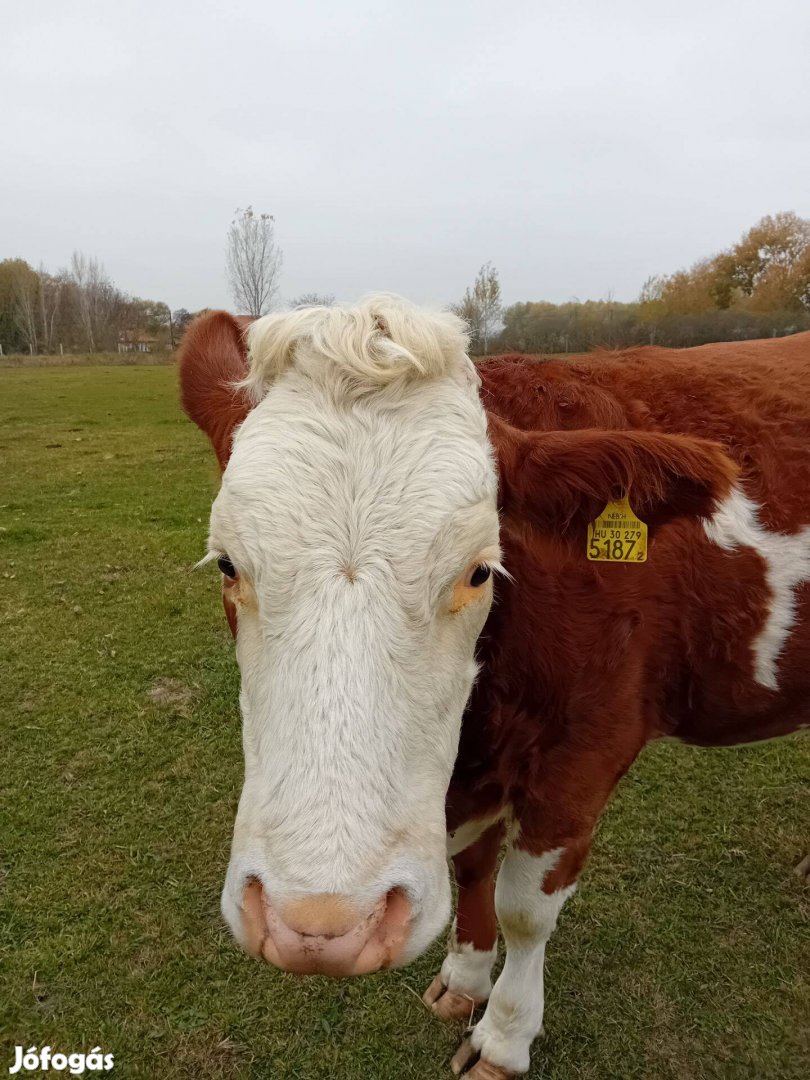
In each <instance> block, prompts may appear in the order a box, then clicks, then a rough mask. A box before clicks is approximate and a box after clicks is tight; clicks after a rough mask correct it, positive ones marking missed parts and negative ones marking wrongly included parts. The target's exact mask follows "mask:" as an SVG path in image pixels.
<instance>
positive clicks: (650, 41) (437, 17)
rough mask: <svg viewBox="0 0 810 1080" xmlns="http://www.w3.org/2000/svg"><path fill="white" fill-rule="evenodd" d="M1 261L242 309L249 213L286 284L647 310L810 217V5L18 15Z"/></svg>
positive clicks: (573, 3)
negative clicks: (229, 263) (79, 254)
mask: <svg viewBox="0 0 810 1080" xmlns="http://www.w3.org/2000/svg"><path fill="white" fill-rule="evenodd" d="M2 25H3V31H4V33H3V37H4V45H3V70H4V75H5V79H4V82H5V86H6V91H5V94H4V101H3V107H2V116H3V122H2V125H1V126H0V129H1V130H2V133H3V146H4V152H3V163H2V167H0V258H3V257H6V256H18V255H19V256H21V257H23V258H26V259H28V261H29V262H31V263H33V264H38V263H39V262H40V260H42V261H43V262H44V263H45V264H46V266H47V267H48V268H49V269H56V268H58V267H59V266H62V265H65V264H66V263H67V262H68V260H69V258H70V254H71V252H72V251H73V250H74V248H78V249H80V250H83V251H85V252H87V253H88V254H93V255H97V256H98V257H99V258H100V259H101V260H102V261H103V263H104V264H105V266H106V268H107V270H108V272H109V273H110V275H111V276H112V277H113V278H114V280H115V281H116V283H117V284H118V285H119V286H120V287H121V288H123V289H124V290H126V291H127V292H130V293H132V294H134V295H140V296H146V297H150V298H153V299H165V300H167V301H168V302H169V303H171V305H172V306H173V307H178V306H181V305H182V306H185V307H188V308H190V309H192V310H194V309H196V308H199V307H202V306H214V305H225V306H227V305H228V304H229V296H228V290H227V286H226V282H225V276H224V242H225V233H226V231H227V227H228V224H229V222H230V219H231V217H232V214H233V211H234V209H235V208H236V207H237V206H245V205H247V204H248V203H252V204H253V206H254V208H255V209H256V210H266V211H269V212H271V213H273V214H274V215H275V217H276V221H277V235H278V239H279V241H280V243H281V246H282V247H283V249H284V253H285V266H284V273H283V278H282V283H281V295H282V298H283V297H287V298H289V297H292V296H294V295H296V294H297V293H300V292H303V291H310V290H316V291H320V292H333V293H336V294H337V295H338V297H340V298H342V299H352V298H354V297H356V296H358V295H359V294H361V293H363V292H368V291H371V290H393V291H396V292H400V293H402V294H404V295H406V296H409V297H411V298H412V299H414V300H417V301H425V302H434V303H445V302H446V301H448V300H452V299H455V298H457V297H458V296H459V295H460V294H461V293H462V292H463V291H464V288H465V286H466V285H467V284H468V283H470V282H471V281H472V278H473V277H474V276H475V273H476V271H477V270H478V267H479V266H480V265H481V263H483V262H484V261H485V260H487V259H491V260H492V261H493V262H494V264H495V265H496V266H497V268H498V270H499V271H500V274H501V281H502V286H503V291H504V295H505V298H506V299H507V300H508V301H514V300H523V299H548V300H554V301H563V300H567V299H570V298H571V297H574V296H576V297H579V298H580V299H585V298H588V297H590V298H600V297H605V296H607V295H608V293H610V292H612V293H613V295H614V296H615V297H616V298H617V299H620V300H629V299H633V298H634V297H635V296H636V295H637V293H638V290H639V288H640V286H641V284H642V282H643V280H644V279H645V278H646V277H647V276H648V275H649V274H652V273H657V272H669V271H673V270H676V269H678V268H679V267H681V266H684V265H688V264H690V263H691V262H693V261H694V260H695V259H697V258H699V257H701V256H702V255H708V254H711V253H713V252H714V251H716V250H718V249H719V248H722V247H726V246H727V245H729V244H730V243H731V242H733V241H734V240H736V239H737V237H738V236H739V235H740V234H741V233H742V232H743V231H744V230H745V229H746V228H748V227H749V226H750V225H752V224H753V223H754V222H755V221H756V220H757V219H758V218H760V217H761V216H762V215H763V214H767V213H774V212H776V211H779V210H791V209H792V210H796V211H797V212H798V213H800V214H802V215H804V216H810V59H809V58H810V4H808V3H807V2H806V0H768V3H763V2H762V0H701V2H694V0H679V3H677V4H672V3H667V4H664V3H661V2H656V0H567V2H563V0H525V2H517V0H500V2H490V3H480V2H478V0H451V2H445V3H441V2H434V3H425V2H423V0H409V2H401V3H371V2H370V0H343V2H339V0H332V2H331V3H327V2H323V0H310V2H299V3H296V2H294V0H286V2H285V3H275V2H269V0H250V2H244V0H243V2H236V3H224V2H219V3H207V2H205V0H194V2H193V3H191V2H186V0H177V2H175V0H163V2H162V3H155V2H153V0H138V2H137V3H132V2H130V0H116V2H114V3H109V2H107V3H101V2H95V3H89V2H86V0H74V2H73V3H71V4H69V5H66V4H64V3H63V2H62V0H58V2H52V0H33V2H32V3H29V4H15V5H13V6H11V7H9V6H7V7H6V9H5V10H4V13H3V16H2Z"/></svg>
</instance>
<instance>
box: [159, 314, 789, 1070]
mask: <svg viewBox="0 0 810 1080" xmlns="http://www.w3.org/2000/svg"><path fill="white" fill-rule="evenodd" d="M180 381H181V394H182V402H183V405H184V407H185V410H186V412H187V413H188V415H189V416H190V417H191V418H192V420H194V421H195V422H196V423H197V424H198V425H199V426H200V427H201V428H202V429H203V431H205V432H206V434H207V435H208V436H209V438H210V440H211V443H212V444H213V448H214V451H215V453H216V456H217V459H218V461H219V465H220V467H221V469H222V470H223V472H222V483H221V488H220V491H219V494H218V495H217V497H216V500H215V502H214V505H213V509H212V513H211V524H210V533H209V544H208V554H207V556H206V557H205V559H204V560H203V561H206V560H208V559H210V560H216V561H217V563H218V566H219V569H220V571H221V574H222V596H223V602H224V606H225V611H226V614H227V618H228V622H229V625H230V628H231V631H232V633H233V635H234V637H235V639H236V653H237V659H238V662H239V666H240V669H241V678H242V689H241V697H240V702H241V709H242V715H243V743H244V754H245V781H244V787H243V790H242V794H241V798H240V801H239V807H238V812H237V817H236V823H235V827H234V836H233V845H232V851H231V858H230V863H229V867H228V872H227V877H226V881H225V886H224V889H223V896H222V911H223V914H224V917H225V919H226V921H227V922H228V924H229V926H230V928H231V930H232V932H233V934H234V936H235V938H236V939H237V941H238V942H240V943H241V945H242V946H243V947H244V948H245V949H246V950H247V951H248V952H250V953H252V954H254V955H256V956H260V957H263V958H264V959H265V960H267V961H269V962H271V963H272V964H275V965H277V966H279V967H281V968H283V969H285V970H288V971H296V972H303V973H325V974H330V975H349V974H361V973H364V972H369V971H374V970H378V969H380V968H386V967H395V966H398V965H402V964H406V963H408V962H409V961H411V960H412V959H414V958H415V957H416V956H418V955H419V954H420V953H421V952H423V951H424V949H425V948H426V947H427V946H428V944H429V943H430V942H431V941H432V940H433V939H434V938H435V937H436V936H437V935H438V934H439V933H440V932H441V930H442V928H443V927H444V926H445V925H446V922H447V920H448V917H449V909H450V895H451V894H450V884H449V875H448V872H447V863H446V854H447V853H448V852H449V854H450V856H451V857H452V863H453V867H454V872H455V879H456V882H457V885H458V905H457V911H456V915H455V918H454V920H453V922H452V929H451V932H450V939H449V947H448V952H447V956H446V958H445V960H444V962H443V964H442V966H441V970H440V972H439V973H438V975H437V976H436V978H435V979H434V980H433V982H432V983H431V985H430V986H429V987H428V989H427V991H426V993H425V996H424V1000H425V1001H426V1003H427V1004H428V1005H429V1007H430V1008H431V1010H432V1011H433V1012H434V1013H435V1014H436V1015H437V1016H439V1017H441V1018H443V1019H467V1018H469V1017H470V1016H471V1013H472V1010H473V1008H475V1007H478V1006H483V1005H485V1009H484V1012H483V1015H482V1016H481V1018H480V1019H479V1020H478V1022H477V1023H476V1024H475V1026H474V1027H472V1029H471V1030H468V1032H467V1033H466V1035H465V1037H464V1038H463V1041H462V1043H461V1046H460V1049H459V1051H458V1053H457V1054H456V1056H455V1057H454V1059H453V1061H452V1068H453V1070H454V1071H455V1072H461V1071H468V1075H469V1076H471V1077H473V1078H474V1080H506V1078H508V1077H511V1076H514V1075H516V1074H519V1073H521V1072H525V1071H526V1070H527V1069H528V1067H529V1053H530V1047H531V1044H532V1041H533V1040H534V1038H535V1037H536V1036H537V1035H538V1033H539V1032H540V1031H541V1028H542V1020H543V966H544V951H545V945H546V942H547V941H548V939H549V937H550V935H551V934H552V931H553V930H554V927H555V924H556V921H557V917H558V915H559V912H560V910H561V908H562V906H563V904H564V903H565V901H566V899H567V898H568V897H569V896H570V895H571V894H572V892H573V891H574V889H575V888H576V885H577V880H578V877H579V874H580V871H581V870H582V867H583V865H584V863H585V860H586V857H587V855H588V851H589V848H590V845H591V837H592V834H593V831H594V828H595V825H596V823H597V821H598V819H599V816H600V814H601V812H602V810H603V808H604V806H605V804H606V802H607V801H608V799H609V797H610V795H611V793H612V791H613V790H614V788H615V786H616V784H617V782H618V781H619V779H620V778H621V777H622V775H623V774H624V773H625V772H626V771H627V770H628V768H629V767H630V766H631V764H632V763H633V761H634V760H635V758H636V757H637V756H638V754H639V753H640V751H641V750H642V748H643V747H644V746H645V745H646V744H647V743H648V742H650V741H651V740H653V739H656V738H660V737H663V736H673V737H676V738H678V739H682V740H684V741H686V742H688V743H692V744H697V745H700V746H726V745H732V744H736V743H741V742H750V741H755V740H759V739H765V738H770V737H773V736H777V735H781V734H786V733H788V732H791V731H794V730H796V729H798V728H800V727H806V726H807V723H808V718H810V704H809V703H810V395H809V394H808V392H807V387H808V386H810V333H805V334H797V335H795V336H793V337H789V338H784V339H773V340H767V341H753V342H735V343H724V344H714V345H706V346H701V347H698V348H693V349H686V350H666V349H661V348H654V347H649V348H648V347H643V348H635V349H630V350H625V351H622V352H600V353H595V354H592V355H588V356H586V357H577V358H574V359H571V360H554V359H548V360H540V361H538V360H535V359H531V358H526V357H521V356H507V357H501V358H496V359H489V360H485V361H483V362H480V363H479V364H478V365H477V366H474V365H473V364H472V363H471V361H470V360H469V358H468V356H467V337H466V331H465V327H464V326H463V324H462V323H461V322H460V321H459V320H458V319H456V318H455V316H452V315H450V314H447V313H434V312H429V311H424V310H421V309H418V308H415V307H413V306H411V305H409V304H407V303H406V302H405V301H402V300H400V299H398V298H394V297H387V296H381V297H372V298H370V299H368V300H366V301H364V302H362V303H360V304H359V305H358V306H357V307H354V308H310V309H299V310H296V311H293V312H289V313H280V314H272V315H268V316H264V317H263V318H260V319H258V320H257V321H255V322H253V323H252V324H249V322H248V321H247V320H242V321H239V320H237V319H234V318H233V317H232V316H230V315H228V314H227V313H225V312H212V313H209V314H206V315H204V316H201V317H200V318H198V320H197V321H196V322H195V323H194V324H193V325H192V326H191V328H190V329H189V330H188V332H187V335H186V339H185V342H184V345H183V350H182V355H181V358H180ZM504 849H505V853H503V857H502V861H501V862H500V866H499V868H498V869H497V875H496V867H498V859H499V856H500V855H501V853H502V852H503V850H504ZM499 926H500V930H501V933H502V935H503V938H504V940H505V944H506V959H505V963H504V966H503V969H502V971H501V974H500V976H499V977H498V979H497V981H496V982H495V985H494V987H493V985H492V980H491V971H492V968H493V965H494V962H495V959H496V951H497V937H498V927H499Z"/></svg>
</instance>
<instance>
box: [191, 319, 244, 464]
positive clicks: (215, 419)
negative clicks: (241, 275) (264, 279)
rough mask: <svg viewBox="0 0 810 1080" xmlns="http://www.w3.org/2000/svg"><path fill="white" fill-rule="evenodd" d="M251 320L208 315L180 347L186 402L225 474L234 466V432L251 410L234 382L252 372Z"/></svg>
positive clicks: (192, 324)
mask: <svg viewBox="0 0 810 1080" xmlns="http://www.w3.org/2000/svg"><path fill="white" fill-rule="evenodd" d="M251 321H252V320H251V319H247V318H244V317H236V316H234V315H229V314H228V312H227V311H208V312H206V313H205V314H203V315H198V316H197V318H196V319H195V320H194V321H193V322H192V323H191V325H190V326H189V328H188V329H187V330H186V332H185V334H184V336H183V344H182V345H181V347H180V355H179V359H178V363H179V367H180V400H181V402H182V405H183V408H184V409H185V411H186V413H187V414H188V415H189V417H190V418H191V419H192V420H193V421H194V423H195V424H196V425H197V427H199V428H202V430H203V431H204V432H205V434H206V435H207V436H208V438H209V439H210V440H211V445H212V446H213V448H214V453H215V454H216V455H217V461H218V462H219V467H220V470H224V468H225V466H226V465H227V464H228V458H229V457H230V454H231V441H232V439H233V433H234V429H235V428H236V427H237V426H238V425H239V424H241V423H242V421H243V420H244V419H245V417H246V416H247V414H248V412H249V411H250V402H249V400H248V398H247V396H246V395H245V394H243V393H242V392H241V391H240V390H237V389H236V388H235V387H234V383H236V382H237V381H238V380H240V379H244V377H245V376H246V375H247V372H248V364H247V348H246V346H245V340H244V334H245V331H246V330H247V328H248V326H249V325H250V323H251Z"/></svg>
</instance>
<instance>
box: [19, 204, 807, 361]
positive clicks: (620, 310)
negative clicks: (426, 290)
mask: <svg viewBox="0 0 810 1080" xmlns="http://www.w3.org/2000/svg"><path fill="white" fill-rule="evenodd" d="M282 264H283V254H282V251H281V249H280V247H279V246H278V244H277V242H276V238H275V224H274V220H273V217H272V215H270V214H265V213H255V212H254V211H253V209H252V207H247V209H245V210H238V211H237V212H236V215H235V217H234V220H233V222H232V224H231V227H230V229H229V231H228V237H227V245H226V273H227V277H228V280H229V283H230V285H231V291H232V296H233V301H234V305H235V309H236V310H237V311H239V312H240V313H244V314H252V315H263V314H265V312H267V311H268V310H270V308H271V307H272V304H273V301H274V299H275V297H276V296H277V293H278V289H279V280H280V273H281V267H282ZM334 302H335V298H334V296H333V295H331V294H323V293H315V292H310V293H304V294H302V295H301V296H299V297H296V298H295V299H293V300H291V301H289V306H290V307H301V306H309V305H313V304H320V305H330V304H333V303H334ZM450 307H451V309H452V310H453V311H455V312H456V313H457V314H459V315H461V316H462V317H463V318H464V319H466V320H467V322H468V324H469V326H470V329H471V334H472V351H473V353H475V354H477V355H484V354H487V353H497V352H527V353H561V352H562V353H564V352H587V351H588V350H590V349H593V348H600V347H601V348H611V349H614V348H624V347H628V346H632V345H643V344H658V345H667V346H672V347H684V346H690V345H701V344H704V343H705V342H709V341H729V340H736V339H740V340H741V339H745V338H756V337H772V336H776V335H782V334H792V333H797V332H798V331H800V330H807V329H810V219H807V218H802V217H800V216H799V215H798V214H795V213H793V212H785V213H780V214H774V215H773V216H768V217H764V218H762V220H761V221H759V222H757V224H756V225H754V226H753V228H751V229H749V230H748V231H747V232H746V233H745V234H744V235H743V236H742V237H741V238H740V240H739V241H737V243H736V244H733V245H732V246H731V247H729V248H728V249H726V250H724V251H721V252H720V253H719V254H717V255H713V256H711V257H708V258H705V259H701V260H699V261H698V262H696V263H695V264H694V265H693V266H692V267H690V268H689V269H686V270H678V271H677V272H675V273H673V274H669V275H655V276H652V277H650V278H648V279H647V281H646V282H645V283H644V285H643V286H642V289H641V292H640V294H639V296H638V298H637V299H636V300H635V301H633V302H631V303H619V302H617V301H615V300H613V299H612V298H608V299H606V300H586V301H579V300H570V301H568V302H566V303H563V304H553V303H550V302H548V301H543V300H529V301H523V302H520V303H515V304H510V305H507V306H505V305H504V304H503V302H502V297H501V283H500V278H499V275H498V271H497V270H496V269H495V267H494V266H492V264H491V263H486V264H484V266H482V267H481V270H480V271H479V273H478V275H477V277H476V279H475V281H474V283H473V285H472V286H471V287H470V288H468V289H467V290H466V291H465V294H464V296H463V297H462V298H461V300H459V301H458V302H457V303H455V304H451V305H450ZM192 317H193V316H192V314H191V313H190V312H189V311H187V310H186V309H185V308H180V309H178V310H176V311H172V310H171V309H170V308H169V306H168V304H166V303H164V302H163V301H155V300H145V299H141V298H139V297H132V296H129V295H127V294H126V293H124V292H122V291H121V290H120V289H119V288H118V287H117V286H116V285H115V284H114V283H113V282H112V281H111V279H110V278H109V276H108V275H107V273H106V271H105V270H104V267H103V266H102V264H101V263H100V262H99V261H98V259H95V258H92V257H89V256H87V255H84V254H82V253H81V252H75V253H74V255H73V257H72V259H71V261H70V265H69V266H68V267H66V268H65V269H63V270H60V271H58V272H57V273H55V274H52V273H49V272H48V271H47V270H46V269H45V268H44V267H43V266H40V267H39V269H36V270H35V269H34V268H33V267H31V266H30V265H29V264H28V263H27V262H25V261H24V260H23V259H5V260H3V261H0V348H2V351H4V352H6V353H12V352H28V353H34V354H35V353H54V352H60V351H68V352H76V351H85V352H100V351H115V350H117V349H127V350H130V349H134V350H139V349H141V348H144V347H147V348H149V349H150V350H151V349H152V348H158V349H159V348H167V349H170V348H173V347H174V346H175V345H177V344H178V343H179V340H180V338H181V337H182V333H183V331H184V330H185V327H186V326H187V325H188V323H189V322H190V320H191V318H192Z"/></svg>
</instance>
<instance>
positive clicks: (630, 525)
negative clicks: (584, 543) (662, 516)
mask: <svg viewBox="0 0 810 1080" xmlns="http://www.w3.org/2000/svg"><path fill="white" fill-rule="evenodd" d="M588 558H589V559H590V560H591V562H629V563H640V562H646V561H647V526H646V525H645V524H644V522H643V521H641V520H640V519H639V518H637V517H636V515H635V514H634V513H633V510H632V507H631V506H630V503H629V502H628V500H627V496H626V495H623V496H622V498H621V499H615V500H614V501H613V502H609V503H608V504H607V506H606V507H605V509H604V510H603V511H602V513H601V514H600V515H599V517H598V518H596V520H595V521H592V522H591V523H590V525H589V526H588Z"/></svg>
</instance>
